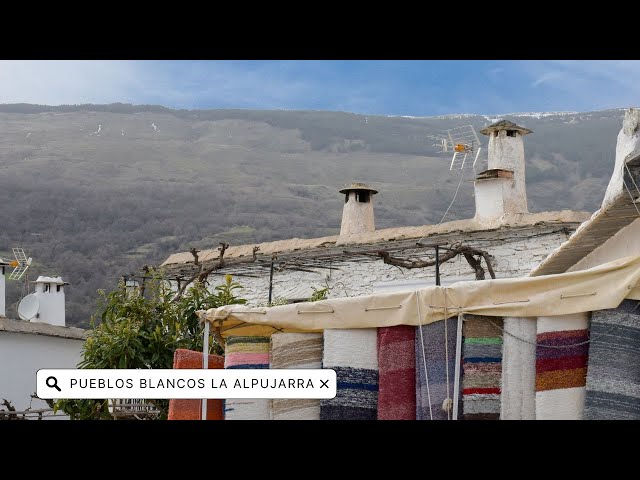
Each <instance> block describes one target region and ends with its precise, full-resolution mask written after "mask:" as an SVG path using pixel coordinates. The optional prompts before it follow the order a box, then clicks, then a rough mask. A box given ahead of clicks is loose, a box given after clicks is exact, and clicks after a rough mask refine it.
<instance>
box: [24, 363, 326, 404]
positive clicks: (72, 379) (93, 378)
mask: <svg viewBox="0 0 640 480" xmlns="http://www.w3.org/2000/svg"><path fill="white" fill-rule="evenodd" d="M36 387H37V394H38V397H40V398H42V399H60V398H94V399H100V398H141V399H154V398H319V399H322V398H334V397H335V396H336V388H337V384H336V372H335V370H331V369H315V370H298V369H291V370H289V369H273V370H271V369H242V370H239V369H238V370H234V369H229V370H217V369H216V370H195V369H185V370H172V369H157V370H151V369H149V370H142V369H122V370H109V369H95V370H91V369H72V368H63V369H41V370H38V373H37V374H36Z"/></svg>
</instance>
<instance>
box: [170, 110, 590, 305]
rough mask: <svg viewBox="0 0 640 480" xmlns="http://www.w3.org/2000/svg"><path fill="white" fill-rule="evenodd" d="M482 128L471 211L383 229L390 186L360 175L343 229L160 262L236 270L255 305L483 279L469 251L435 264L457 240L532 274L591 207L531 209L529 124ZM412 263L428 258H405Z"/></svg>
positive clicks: (501, 274)
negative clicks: (379, 223) (484, 158)
mask: <svg viewBox="0 0 640 480" xmlns="http://www.w3.org/2000/svg"><path fill="white" fill-rule="evenodd" d="M481 133H483V134H484V135H487V136H489V148H488V169H487V170H485V171H483V172H480V173H479V174H478V175H476V178H475V179H474V189H475V200H476V214H475V216H474V218H470V219H467V220H456V221H450V222H445V223H441V224H438V225H423V226H410V227H396V228H386V229H381V230H376V229H375V208H374V198H375V196H376V195H384V192H377V191H376V190H375V189H374V188H372V187H370V186H368V185H365V184H362V183H353V184H351V185H348V186H345V187H344V188H342V189H340V193H342V194H344V196H345V204H344V208H343V214H342V221H341V228H340V233H339V234H338V235H334V236H327V237H321V238H311V239H299V238H292V239H288V240H280V241H274V242H265V243H260V244H249V245H239V246H235V245H231V246H224V247H220V248H213V249H211V250H204V251H201V252H198V259H197V263H196V261H195V260H196V259H195V257H194V255H193V254H192V253H190V252H183V253H176V254H173V255H171V256H170V257H169V258H168V259H167V260H166V261H165V262H164V263H163V264H162V266H163V268H164V269H165V271H166V274H167V276H168V278H170V279H172V281H174V282H176V283H177V284H178V285H183V284H184V283H185V282H188V281H189V280H191V279H193V278H194V274H196V273H197V272H203V271H207V270H210V272H209V283H210V284H212V285H216V284H218V283H221V281H222V279H221V277H220V275H224V274H227V273H231V274H233V275H234V276H235V277H236V280H238V281H239V282H240V283H241V284H242V285H243V286H244V287H245V289H244V290H243V291H242V293H241V295H242V296H243V297H244V298H246V299H247V300H248V301H249V304H251V305H260V304H262V305H264V304H266V303H268V302H269V299H271V301H283V300H286V301H289V302H295V301H302V300H305V299H308V298H309V297H310V296H311V295H312V293H313V291H314V289H322V288H328V289H329V292H328V296H329V297H344V296H357V295H366V294H371V293H376V292H383V291H389V290H401V289H415V288H418V287H421V286H426V285H432V284H434V283H435V282H436V277H439V281H440V282H441V284H442V285H446V284H449V283H453V282H456V281H460V280H472V279H474V278H476V271H475V270H474V269H473V268H472V267H471V266H470V265H471V263H470V261H469V260H468V259H467V258H465V256H464V255H456V256H454V257H453V258H452V259H450V260H448V261H446V262H444V261H441V262H438V263H439V265H438V266H437V267H436V265H432V264H433V263H434V262H435V252H436V249H437V250H438V251H439V255H438V258H439V259H443V260H444V258H446V256H447V255H448V254H450V252H454V251H455V250H456V248H460V247H463V248H467V249H471V250H469V251H470V252H471V253H470V254H469V255H470V257H471V262H473V263H474V264H475V265H479V266H480V268H481V269H482V270H484V271H485V272H486V274H487V277H488V276H489V274H490V268H489V265H488V264H487V261H488V262H489V264H490V267H491V268H492V270H493V272H494V273H495V276H496V277H497V278H507V277H519V276H524V275H527V274H528V273H529V272H530V271H531V270H532V269H533V268H535V267H536V266H537V265H538V264H539V263H540V262H541V261H542V260H543V259H544V258H545V257H546V256H547V255H548V253H549V252H550V251H552V250H554V249H555V248H557V247H558V246H559V245H561V244H562V243H563V242H565V241H566V240H567V239H568V238H569V236H570V235H571V234H572V233H573V232H574V231H575V230H576V228H577V227H578V225H579V224H580V223H582V222H583V221H585V220H587V219H588V218H589V214H588V213H587V212H576V211H570V210H563V211H554V212H540V213H530V212H529V211H528V208H527V198H526V184H525V154H524V142H523V137H524V135H527V134H529V133H532V132H531V130H528V129H526V128H524V127H521V126H518V125H515V124H514V123H511V122H508V121H504V120H503V121H500V122H497V123H495V124H493V125H489V126H488V127H486V128H484V129H483V130H481ZM338 220H339V219H336V223H337V222H338ZM221 250H223V252H221ZM221 253H222V258H221ZM385 255H386V256H387V257H388V258H390V259H391V262H387V261H386V259H385V258H383V257H384V256H385ZM411 262H423V264H424V262H427V263H426V264H427V265H429V264H430V265H429V266H425V267H424V268H405V267H403V266H401V265H410V264H411ZM399 265H400V266H399ZM436 270H438V271H436ZM216 277H217V278H216Z"/></svg>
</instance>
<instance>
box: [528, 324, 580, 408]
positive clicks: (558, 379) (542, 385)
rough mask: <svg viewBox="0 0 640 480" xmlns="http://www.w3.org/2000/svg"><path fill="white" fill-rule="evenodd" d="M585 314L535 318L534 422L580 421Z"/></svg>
mask: <svg viewBox="0 0 640 480" xmlns="http://www.w3.org/2000/svg"><path fill="white" fill-rule="evenodd" d="M588 322H589V316H588V314H586V313H577V314H571V315H559V316H555V317H538V325H537V332H538V333H537V340H536V341H537V344H538V345H537V347H536V419H538V420H581V419H582V417H583V413H584V399H585V384H586V375H587V359H588V352H589V345H588V343H586V342H587V341H588V340H589V330H588Z"/></svg>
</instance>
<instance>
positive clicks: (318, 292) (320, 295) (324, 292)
mask: <svg viewBox="0 0 640 480" xmlns="http://www.w3.org/2000/svg"><path fill="white" fill-rule="evenodd" d="M312 288H313V293H312V294H311V297H310V298H309V301H310V302H317V301H318V300H326V299H327V297H328V296H329V291H330V288H329V287H324V288H316V287H312Z"/></svg>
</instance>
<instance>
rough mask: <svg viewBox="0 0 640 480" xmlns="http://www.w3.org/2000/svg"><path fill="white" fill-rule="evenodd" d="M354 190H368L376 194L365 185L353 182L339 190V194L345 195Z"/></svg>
mask: <svg viewBox="0 0 640 480" xmlns="http://www.w3.org/2000/svg"><path fill="white" fill-rule="evenodd" d="M354 190H369V191H370V192H371V193H372V194H376V193H378V191H377V190H375V189H373V188H371V187H370V186H369V185H367V184H366V183H360V182H353V183H352V184H351V185H345V186H344V188H343V189H342V190H340V193H347V192H351V191H354Z"/></svg>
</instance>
